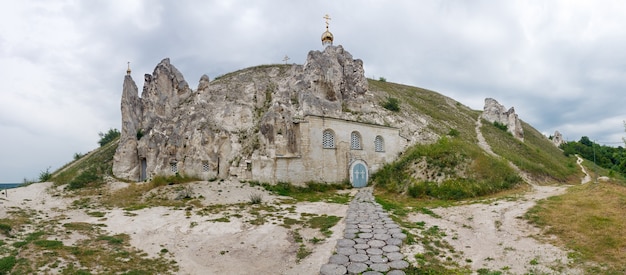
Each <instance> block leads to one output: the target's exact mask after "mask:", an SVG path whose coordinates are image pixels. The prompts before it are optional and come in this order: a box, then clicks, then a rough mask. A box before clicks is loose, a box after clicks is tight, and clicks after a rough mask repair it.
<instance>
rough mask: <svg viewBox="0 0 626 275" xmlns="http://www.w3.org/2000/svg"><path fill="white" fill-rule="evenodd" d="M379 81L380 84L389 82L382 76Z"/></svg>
mask: <svg viewBox="0 0 626 275" xmlns="http://www.w3.org/2000/svg"><path fill="white" fill-rule="evenodd" d="M378 81H380V82H387V79H386V78H384V77H382V76H381V77H379V78H378Z"/></svg>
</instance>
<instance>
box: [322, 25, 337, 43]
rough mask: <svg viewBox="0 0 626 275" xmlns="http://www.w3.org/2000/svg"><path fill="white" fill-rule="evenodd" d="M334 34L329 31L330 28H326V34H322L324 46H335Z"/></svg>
mask: <svg viewBox="0 0 626 275" xmlns="http://www.w3.org/2000/svg"><path fill="white" fill-rule="evenodd" d="M333 39H334V37H333V34H332V33H331V32H330V31H328V27H326V31H325V32H324V33H322V45H326V44H330V45H332V44H333Z"/></svg>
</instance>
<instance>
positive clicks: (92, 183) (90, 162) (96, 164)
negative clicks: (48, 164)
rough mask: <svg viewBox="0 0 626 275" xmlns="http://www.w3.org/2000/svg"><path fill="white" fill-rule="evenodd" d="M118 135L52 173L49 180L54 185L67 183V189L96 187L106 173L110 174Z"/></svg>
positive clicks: (101, 182)
mask: <svg viewBox="0 0 626 275" xmlns="http://www.w3.org/2000/svg"><path fill="white" fill-rule="evenodd" d="M118 143H119V137H118V138H116V139H114V140H112V141H111V142H109V143H107V144H105V145H104V146H102V147H100V148H98V149H95V150H94V151H93V152H92V153H90V154H88V155H86V156H84V157H82V158H79V159H77V160H74V161H72V162H70V163H68V164H67V165H65V166H63V167H62V168H60V169H59V170H57V171H55V172H54V173H52V178H51V181H53V182H54V183H55V184H56V185H63V184H68V189H81V188H85V187H98V186H100V185H101V184H103V183H104V181H103V178H104V176H106V175H109V176H111V175H112V168H113V155H115V150H117V145H118Z"/></svg>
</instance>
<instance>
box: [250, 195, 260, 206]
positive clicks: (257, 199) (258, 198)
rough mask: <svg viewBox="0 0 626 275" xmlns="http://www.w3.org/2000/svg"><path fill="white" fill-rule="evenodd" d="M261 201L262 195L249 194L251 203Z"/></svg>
mask: <svg viewBox="0 0 626 275" xmlns="http://www.w3.org/2000/svg"><path fill="white" fill-rule="evenodd" d="M262 201H263V196H262V195H261V194H250V203H251V204H260V203H261V202H262Z"/></svg>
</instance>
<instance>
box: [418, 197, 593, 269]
mask: <svg viewBox="0 0 626 275" xmlns="http://www.w3.org/2000/svg"><path fill="white" fill-rule="evenodd" d="M565 189H566V187H554V186H535V187H534V190H533V191H531V192H529V193H527V194H525V195H524V196H522V197H519V198H514V199H501V200H497V201H493V202H490V203H475V204H470V205H463V206H457V207H448V208H437V209H433V212H435V213H436V214H437V215H439V216H441V218H435V217H433V216H430V215H425V214H412V215H410V216H409V218H408V219H409V221H411V222H425V227H426V228H430V227H432V226H437V227H439V228H440V229H441V230H443V231H444V232H445V235H446V236H445V237H443V239H444V240H445V241H447V242H448V243H449V244H450V245H452V246H453V247H454V249H455V250H456V251H462V253H463V256H462V257H463V258H464V259H462V260H463V261H464V263H462V264H461V265H463V264H465V263H466V264H468V265H469V266H470V267H471V268H472V269H473V270H475V271H476V270H478V269H481V268H487V269H490V270H500V271H507V272H508V273H510V274H526V273H528V272H534V273H548V274H554V273H557V274H581V273H582V272H580V271H579V270H571V269H568V268H567V263H568V262H569V259H568V258H567V251H564V250H562V249H561V248H559V247H555V246H553V245H551V244H547V243H541V242H539V241H537V240H536V239H535V238H533V236H534V235H538V234H540V230H539V229H538V228H536V227H534V226H532V225H530V224H529V223H528V222H527V221H526V220H524V219H523V218H522V217H523V215H524V213H526V212H527V211H528V209H530V208H531V207H532V206H533V205H535V203H536V201H537V200H540V199H544V198H547V197H550V196H555V195H559V194H562V193H563V192H564V191H565ZM407 249H410V250H413V251H419V250H420V248H419V247H415V246H414V247H411V248H407Z"/></svg>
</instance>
